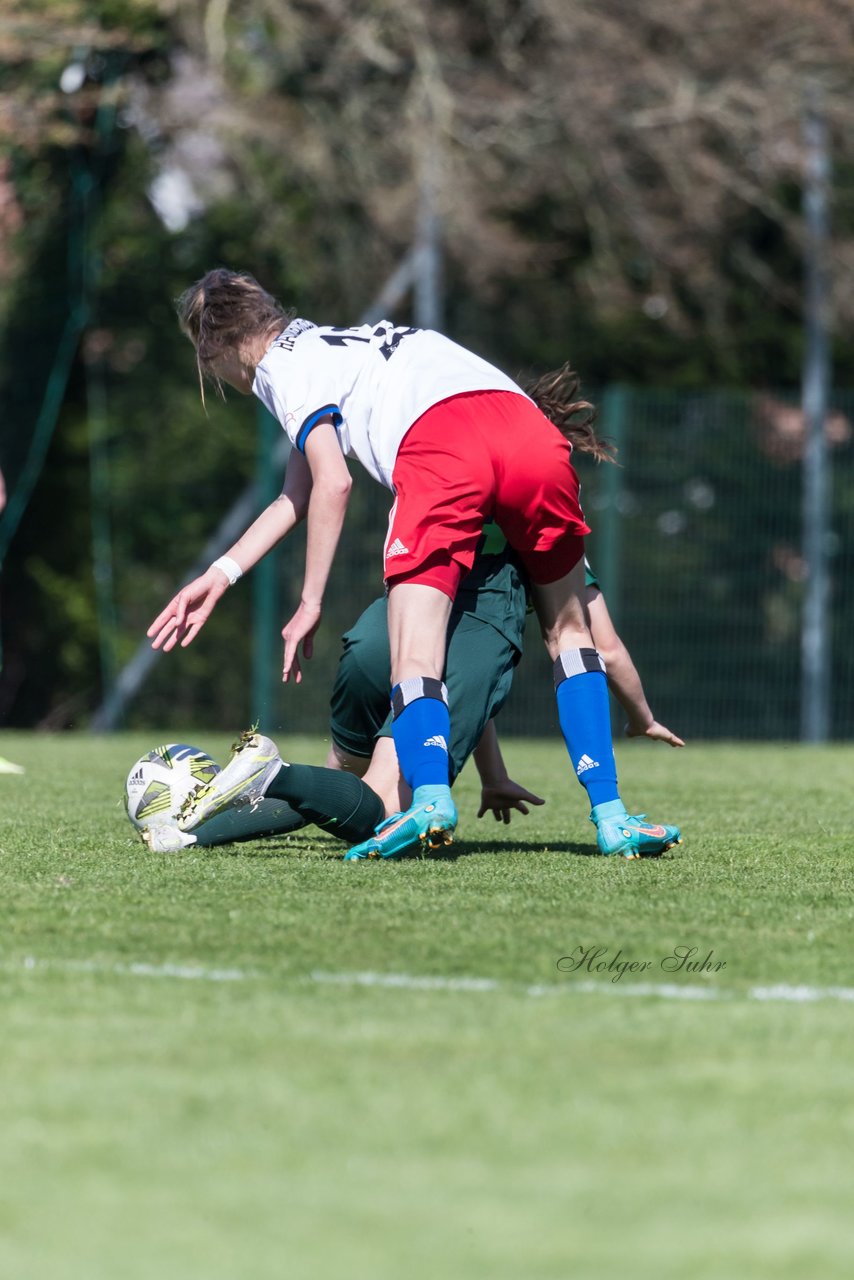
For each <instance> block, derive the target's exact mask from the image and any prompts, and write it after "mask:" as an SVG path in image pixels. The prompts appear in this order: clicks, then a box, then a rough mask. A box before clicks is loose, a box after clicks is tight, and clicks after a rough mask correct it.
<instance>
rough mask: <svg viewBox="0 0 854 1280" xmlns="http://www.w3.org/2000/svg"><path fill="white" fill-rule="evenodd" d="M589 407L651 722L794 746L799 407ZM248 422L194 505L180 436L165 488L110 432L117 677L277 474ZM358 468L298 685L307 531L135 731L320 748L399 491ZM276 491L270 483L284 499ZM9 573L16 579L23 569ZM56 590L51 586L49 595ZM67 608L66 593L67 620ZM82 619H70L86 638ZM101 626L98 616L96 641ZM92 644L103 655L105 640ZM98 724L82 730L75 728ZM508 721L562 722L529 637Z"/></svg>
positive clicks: (850, 478)
mask: <svg viewBox="0 0 854 1280" xmlns="http://www.w3.org/2000/svg"><path fill="white" fill-rule="evenodd" d="M592 398H593V399H595V400H596V401H597V403H598V404H599V406H600V418H599V423H598V426H599V430H600V433H601V434H602V435H604V436H612V437H615V438H617V440H618V443H619V447H620V454H619V457H620V465H619V466H617V467H615V466H609V465H606V464H603V465H601V466H597V465H596V464H594V463H592V462H590V461H588V460H587V459H586V458H585V457H584V456H583V455H579V456H578V458H577V462H578V467H579V471H580V473H581V477H582V501H583V505H584V509H585V512H586V515H587V518H588V521H589V523H590V524H591V525H592V527H593V530H594V532H593V535H592V537H591V538H590V540H589V554H590V558H591V560H592V562H593V564H594V566H595V568H596V570H597V572H598V574H599V576H600V579H601V582H602V586H603V588H604V590H605V594H606V596H607V599H608V602H609V606H610V609H611V612H612V615H613V616H614V618H615V620H616V622H617V624H618V627H619V630H620V632H621V634H622V636H623V638H624V640H625V641H626V643H627V644H628V646H629V648H630V650H631V652H632V654H633V656H634V658H635V661H636V663H637V666H638V668H639V670H640V672H641V675H642V678H643V681H644V684H645V687H646V690H647V694H648V697H649V700H650V703H651V705H652V707H653V710H654V711H655V713H656V715H657V717H658V718H659V719H660V720H662V721H663V722H665V723H666V724H668V725H670V727H671V728H673V729H675V730H676V731H677V732H679V733H681V734H682V735H683V736H685V737H687V738H693V739H695V740H696V739H700V738H740V739H751V738H752V739H762V738H771V739H792V740H794V739H796V738H797V737H798V736H799V732H800V698H801V692H800V632H801V610H802V600H803V595H804V564H803V560H802V556H801V519H802V516H801V508H802V496H801V490H802V480H803V475H802V453H803V425H802V418H801V414H800V412H799V410H798V408H797V405H795V404H792V403H791V402H790V401H789V402H787V401H786V399H785V398H784V397H783V396H775V395H761V394H752V395H747V394H732V393H723V392H703V393H696V394H686V393H684V392H683V393H668V392H661V391H651V390H634V389H629V388H611V389H609V390H606V391H605V392H604V393H603V394H601V395H598V396H597V395H595V394H594V395H593V396H592ZM833 403H834V411H833V413H832V415H831V416H830V418H829V421H828V424H827V436H828V457H829V463H830V469H831V475H832V479H831V492H832V511H831V512H830V513H829V528H830V534H829V545H828V551H829V553H830V561H829V567H830V578H831V604H830V651H831V655H832V672H831V687H832V690H833V696H832V707H831V732H832V736H833V737H834V738H837V739H841V738H848V739H850V738H852V737H854V645H853V644H852V642H851V636H852V634H854V563H852V561H854V538H852V529H854V520H852V516H854V443H852V426H851V422H852V419H854V394H849V395H846V396H836V397H835V398H834V402H833ZM243 408H245V410H246V416H245V417H244V419H243V423H244V425H241V420H240V413H241V412H242V408H241V406H240V405H237V404H229V405H228V406H226V408H225V409H224V410H223V422H224V423H225V426H224V427H223V428H220V426H219V418H218V417H217V416H216V414H217V413H218V410H217V409H216V406H213V405H212V406H211V419H210V425H209V429H208V430H206V432H205V434H204V436H203V437H202V438H200V440H199V442H198V445H199V456H198V458H197V460H196V463H197V465H196V473H197V480H196V481H195V482H194V485H193V488H192V490H191V491H190V490H182V489H181V488H180V487H176V486H175V484H174V483H169V482H166V483H164V481H163V479H162V478H161V472H162V476H165V477H168V476H169V474H170V470H171V468H172V465H173V464H172V461H171V458H172V455H171V454H169V452H168V450H169V449H170V448H174V449H175V450H180V449H181V448H182V447H183V446H182V445H180V443H179V442H178V441H177V440H176V441H175V442H173V441H172V439H171V437H170V436H169V435H168V433H167V434H166V435H164V436H163V438H162V444H161V448H162V450H164V451H166V452H165V454H164V457H163V459H162V468H161V470H160V471H158V472H157V473H156V474H152V469H151V468H150V467H139V466H136V467H129V466H126V465H123V462H124V460H126V456H130V457H133V451H134V449H138V448H139V447H140V446H139V441H138V440H136V439H135V438H134V437H133V435H132V434H129V433H128V432H127V431H125V430H122V431H116V432H115V433H113V435H112V436H111V440H110V448H111V449H112V451H113V453H112V456H111V461H112V464H113V472H112V474H113V477H114V480H113V483H112V485H111V490H110V493H111V496H110V501H111V503H112V508H113V509H112V511H111V513H110V514H111V519H112V522H113V528H114V544H113V565H112V568H113V580H114V584H115V609H114V611H113V616H114V617H115V618H116V621H117V658H118V662H117V666H118V667H119V668H121V667H122V665H123V664H124V663H126V662H127V661H128V660H129V658H130V656H131V655H132V654H133V652H134V650H135V648H136V647H137V646H138V645H140V643H141V642H142V640H143V637H144V632H145V627H146V625H147V624H148V622H149V621H150V620H151V617H152V616H153V615H154V613H156V612H157V610H158V609H159V608H160V607H162V605H163V603H165V601H166V600H167V599H168V598H169V595H170V593H171V591H172V590H174V584H175V581H176V579H177V578H178V577H179V575H180V574H182V573H184V572H185V571H186V569H187V568H188V566H189V565H190V564H191V563H192V562H193V560H194V559H195V558H196V556H197V555H199V554H200V552H201V549H202V547H203V546H204V544H205V542H206V540H207V538H208V537H209V535H210V534H211V533H212V531H213V529H214V528H215V526H216V523H217V519H218V518H219V516H221V515H222V514H223V513H224V512H225V511H226V510H227V509H228V506H229V504H230V503H231V502H232V501H233V500H234V499H235V498H236V497H237V496H238V495H239V494H240V492H241V490H242V488H243V486H245V484H246V483H247V481H248V480H249V479H250V478H251V476H252V475H253V473H254V472H255V471H256V470H258V469H260V470H261V472H262V474H263V471H264V465H263V459H266V458H268V457H269V454H270V449H271V444H272V439H273V438H275V439H279V438H280V433H279V432H278V429H276V431H275V437H269V436H268V437H266V438H265V437H264V436H263V426H262V430H261V434H260V435H259V440H258V454H257V456H258V458H259V459H261V461H260V462H257V461H256V458H255V444H254V441H253V435H254V432H255V418H254V409H253V408H252V406H251V404H249V403H247V404H246V405H245V406H243ZM238 442H239V444H238ZM266 470H267V472H268V473H269V472H270V470H271V469H270V468H269V467H267V468H266ZM354 470H355V471H356V473H357V474H356V483H355V486H354V490H353V498H352V502H351V510H350V512H349V514H348V518H347V525H346V529H345V533H344V537H343V539H342V545H341V549H340V552H339V557H338V560H337V562H336V565H335V567H334V570H333V574H332V578H331V581H330V587H329V591H328V595H327V601H326V606H325V612H324V622H323V626H322V628H321V630H320V632H319V634H318V637H317V642H316V653H315V657H314V659H313V661H312V662H311V663H310V664H309V665H308V667H307V672H306V679H305V680H304V682H303V684H302V685H301V686H299V687H298V688H296V687H294V686H292V685H291V686H288V687H283V686H282V685H281V682H280V678H279V677H280V673H281V665H280V664H281V642H280V639H279V634H278V633H279V630H280V628H281V626H282V624H283V622H284V620H285V619H287V618H288V617H289V616H290V613H291V612H292V610H293V608H294V607H295V605H296V601H297V599H298V594H299V590H300V585H301V577H302V547H303V535H302V534H301V533H298V534H297V535H296V536H295V537H294V539H292V540H291V542H290V543H287V544H286V545H285V547H284V548H281V549H279V550H278V551H277V552H276V553H275V554H274V555H273V557H271V560H270V563H269V564H268V565H266V566H261V567H259V569H256V571H255V572H254V573H253V574H251V575H249V576H247V578H246V579H244V580H243V581H242V582H241V583H240V584H239V585H238V586H237V587H236V588H235V589H234V590H233V591H231V592H229V593H228V595H227V597H226V598H225V599H224V600H223V602H222V604H221V605H220V606H219V608H218V610H217V614H216V617H215V618H214V619H213V620H212V621H211V622H210V623H209V625H208V626H207V627H206V628H205V630H204V632H203V633H202V635H201V636H200V637H199V639H198V640H197V641H196V642H195V643H194V644H193V645H192V646H191V648H190V649H188V650H186V651H179V652H175V653H172V654H169V655H168V656H167V657H166V658H164V659H162V660H161V661H159V662H158V663H156V664H155V666H154V667H153V669H152V671H151V672H150V674H149V675H148V676H147V680H146V683H145V685H144V687H143V688H142V690H141V691H140V692H138V693H137V694H136V696H135V697H134V699H133V701H132V702H131V703H130V705H129V706H128V707H127V708H126V710H125V713H124V718H123V719H124V723H125V724H127V725H129V726H136V727H143V726H149V727H151V728H152V730H153V731H156V732H157V733H162V732H174V733H180V734H184V733H186V732H190V731H193V730H202V729H206V728H214V727H215V728H217V729H224V730H233V731H237V730H238V729H240V728H242V727H243V726H245V724H247V723H249V722H250V721H251V720H252V719H254V718H255V717H256V716H257V715H258V714H259V711H260V716H261V721H262V724H263V726H264V728H265V729H267V730H268V731H270V732H273V733H276V732H304V733H323V732H325V730H326V725H327V718H328V714H327V708H328V697H329V691H330V688H331V683H332V678H333V673H334V669H335V664H336V661H337V657H338V652H339V647H340V640H339V637H340V635H341V632H342V631H343V630H344V629H345V628H346V627H347V626H348V625H349V624H350V623H351V622H352V621H353V620H354V619H355V617H356V616H357V615H358V613H359V612H360V611H361V609H363V608H364V607H365V606H366V605H367V604H368V603H369V602H370V601H371V600H372V599H374V598H375V597H376V596H377V595H378V594H379V593H380V592H381V591H382V581H381V573H382V561H381V548H382V543H383V538H384V534H385V528H386V520H387V514H388V508H389V506H390V495H389V494H388V492H387V491H385V490H383V489H381V488H380V487H379V486H378V485H376V484H375V483H374V482H373V481H371V480H370V479H369V478H368V477H367V476H366V475H364V474H363V473H361V472H360V471H359V469H358V468H354ZM280 479H281V477H280V476H276V475H268V482H269V483H268V498H269V494H270V493H273V492H275V491H276V486H277V484H278V483H279V481H280ZM19 558H20V554H19ZM8 567H9V570H10V572H13V571H14V570H15V565H14V563H13V562H10V564H9V566H8ZM75 572H76V570H75ZM42 576H44V575H42ZM45 581H46V587H45V589H47V588H48V587H50V585H51V582H52V581H53V579H46V580H45ZM77 582H78V579H77V578H76V577H69V579H68V587H67V591H66V592H65V595H67V596H68V599H69V600H70V601H71V602H72V604H74V602H75V601H77V598H78V595H79V588H78V586H77ZM64 599H65V596H64V595H61V594H60V595H58V596H57V604H58V606H61V605H62V603H63V600H64ZM77 607H78V606H77V605H76V604H74V608H75V609H76V608H77ZM70 609H71V605H69V610H70ZM75 616H76V614H75V613H73V612H68V630H69V636H70V637H71V638H74V637H73V636H72V635H71V632H72V625H73V620H74V617H75ZM22 618H23V615H22ZM20 621H21V620H20V619H19V620H17V621H16V619H15V618H14V617H12V615H11V614H9V613H8V610H7V618H6V622H7V634H8V636H9V646H8V648H9V653H10V656H14V646H15V645H17V646H18V648H19V649H20V648H21V646H22V645H23V643H24V641H25V640H26V635H25V634H24V635H23V639H22V636H21V635H18V634H16V629H17V627H18V625H19V622H20ZM13 624H14V625H13ZM94 626H95V622H94V614H93V621H92V623H91V624H90V630H92V628H94ZM93 634H94V632H93ZM74 635H76V633H74ZM90 647H91V648H92V649H93V651H94V650H95V649H96V647H97V646H96V644H95V641H94V639H93V640H91V641H90ZM10 666H11V663H10ZM88 683H89V685H90V688H91V695H87V697H89V698H90V703H91V707H92V708H93V709H94V707H95V706H97V702H98V696H99V691H98V689H97V686H96V682H94V681H91V680H89V682H88ZM78 687H79V682H75V688H78ZM82 719H83V716H82V714H81V716H80V720H78V721H77V722H78V723H80V722H81V721H82ZM501 725H502V730H503V732H504V733H512V734H548V733H552V732H553V731H554V730H555V727H556V725H555V714H554V709H553V696H552V689H551V671H550V664H549V663H548V660H547V659H546V656H545V653H544V650H543V647H542V644H541V642H540V639H539V637H538V634H537V630H536V625H535V623H533V622H532V623H531V626H530V633H529V637H528V644H527V652H526V654H525V657H524V659H523V661H522V663H521V665H520V667H519V670H518V673H517V677H516V682H515V687H514V690H513V693H512V694H511V698H510V701H509V702H508V705H507V706H506V708H505V710H504V712H503V714H502V719H501ZM619 726H620V717H619V716H618V715H617V713H616V710H615V728H619Z"/></svg>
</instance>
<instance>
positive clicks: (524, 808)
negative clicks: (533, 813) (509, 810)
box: [515, 800, 528, 813]
mask: <svg viewBox="0 0 854 1280" xmlns="http://www.w3.org/2000/svg"><path fill="white" fill-rule="evenodd" d="M515 807H516V808H517V809H518V810H519V812H520V813H527V812H528V806H527V805H526V804H525V803H524V801H522V800H517V801H516V806H515Z"/></svg>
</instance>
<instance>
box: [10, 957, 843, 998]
mask: <svg viewBox="0 0 854 1280" xmlns="http://www.w3.org/2000/svg"><path fill="white" fill-rule="evenodd" d="M0 968H2V969H5V970H7V972H8V971H9V970H24V971H25V972H32V971H35V970H40V971H43V972H44V971H47V970H50V971H52V972H57V973H94V974H107V975H110V976H113V977H126V978H177V979H179V980H181V981H196V982H253V981H258V980H259V979H263V978H264V977H265V976H266V975H264V974H262V973H259V972H258V971H256V970H251V969H209V968H205V967H204V966H201V965H183V964H149V963H146V962H144V961H139V962H135V963H128V964H120V963H117V964H104V963H101V962H100V961H97V960H39V959H37V958H36V957H35V956H25V957H24V959H23V960H22V961H17V962H15V961H4V962H1V963H0ZM308 981H309V982H312V983H315V984H316V985H318V986H337V987H380V988H385V989H392V990H394V989H396V990H403V991H449V992H471V993H474V994H484V993H490V992H494V991H501V992H506V993H508V994H517V995H523V996H526V997H531V998H534V999H541V998H543V997H552V996H571V995H595V996H602V995H604V996H624V997H626V998H628V999H644V998H652V999H655V1000H688V1001H691V1000H694V1001H697V1000H699V1001H709V1000H739V999H742V1000H757V1001H760V1002H763V1003H784V1004H814V1003H816V1002H817V1001H820V1000H836V1001H843V1002H847V1003H854V987H810V986H803V985H801V986H789V985H788V984H786V983H779V984H777V985H775V986H767V987H748V989H747V990H746V991H738V990H735V991H733V990H729V989H726V988H721V987H712V986H700V985H699V984H697V983H685V984H684V985H682V984H679V983H676V982H595V981H585V982H571V981H568V982H565V983H560V984H558V983H539V984H536V985H533V986H524V985H523V984H520V983H513V982H505V981H502V980H501V979H500V978H474V977H459V978H443V977H440V976H431V975H429V974H423V975H419V974H411V973H376V972H372V971H366V972H358V971H357V972H353V973H335V972H327V971H325V970H322V969H315V970H313V972H312V973H310V974H309V975H308Z"/></svg>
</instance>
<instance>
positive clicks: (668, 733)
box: [626, 720, 685, 747]
mask: <svg viewBox="0 0 854 1280" xmlns="http://www.w3.org/2000/svg"><path fill="white" fill-rule="evenodd" d="M626 737H627V738H652V739H653V741H654V742H666V743H668V744H669V745H670V746H671V747H684V746H685V743H684V742H683V740H682V739H681V738H679V737H677V735H676V734H675V733H674V732H673V730H672V729H668V728H667V725H665V724H659V723H658V721H657V720H653V722H652V724H648V725H647V726H646V728H644V729H633V728H632V726H631V725H630V724H627V725H626Z"/></svg>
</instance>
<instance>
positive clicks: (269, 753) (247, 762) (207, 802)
mask: <svg viewBox="0 0 854 1280" xmlns="http://www.w3.org/2000/svg"><path fill="white" fill-rule="evenodd" d="M282 764H283V761H282V757H281V756H280V755H279V749H278V747H277V746H276V744H275V742H273V740H272V738H265V737H264V736H263V734H260V733H255V732H254V731H253V730H252V729H247V730H246V732H245V733H242V734H241V735H240V738H239V739H238V741H237V742H235V744H234V746H233V747H232V749H231V759H230V760H229V762H228V764H227V765H226V766H225V768H224V769H222V770H220V772H219V773H218V774H217V775H216V776H215V777H214V778H212V779H211V781H210V782H205V783H202V784H201V786H198V787H196V789H195V791H192V792H191V793H190V795H188V796H187V799H186V800H185V801H184V803H183V804H182V805H181V808H180V809H179V811H178V816H177V819H176V821H177V824H178V826H179V827H180V829H181V831H184V832H186V831H192V830H194V829H195V828H196V827H198V826H201V824H202V823H203V822H207V821H209V819H211V818H215V817H216V815H217V814H218V813H222V812H223V810H224V809H230V808H232V807H239V808H243V807H244V806H248V807H249V808H250V809H254V808H255V806H256V805H257V804H258V803H259V802H260V801H261V800H262V799H263V798H264V796H265V795H266V793H267V788H268V787H269V785H270V783H271V782H272V781H273V779H274V778H275V776H276V774H277V773H278V772H279V770H280V769H281V767H282Z"/></svg>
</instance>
